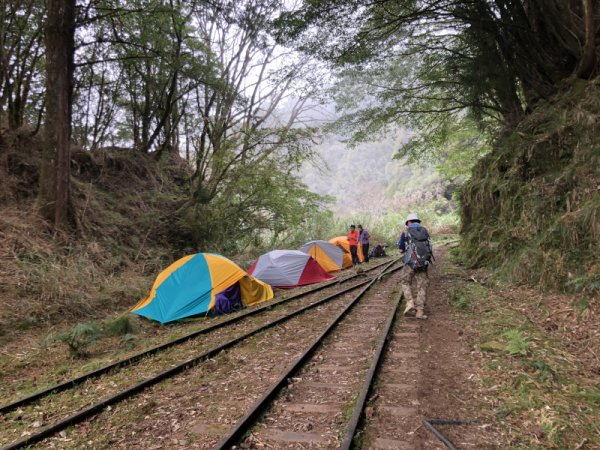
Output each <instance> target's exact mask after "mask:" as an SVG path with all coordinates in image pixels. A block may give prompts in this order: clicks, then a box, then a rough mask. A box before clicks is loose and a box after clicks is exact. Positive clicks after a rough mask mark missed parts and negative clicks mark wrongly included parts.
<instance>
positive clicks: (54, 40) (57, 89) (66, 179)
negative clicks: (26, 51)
mask: <svg viewBox="0 0 600 450" xmlns="http://www.w3.org/2000/svg"><path fill="white" fill-rule="evenodd" d="M46 9H47V18H46V24H45V43H46V110H47V114H46V120H45V124H44V127H45V145H44V152H43V161H42V168H41V173H40V192H39V206H40V210H41V212H42V214H43V215H44V216H45V217H46V218H47V219H49V220H51V221H52V222H53V224H54V227H55V228H56V229H65V228H67V227H68V224H69V220H70V214H71V212H72V211H71V208H72V205H71V170H70V164H71V146H70V139H71V105H72V92H73V67H74V66H73V55H74V36H75V0H47V1H46Z"/></svg>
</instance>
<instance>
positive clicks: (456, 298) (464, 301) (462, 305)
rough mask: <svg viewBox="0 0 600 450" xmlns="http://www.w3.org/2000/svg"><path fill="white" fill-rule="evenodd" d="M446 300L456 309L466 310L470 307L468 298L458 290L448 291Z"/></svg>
mask: <svg viewBox="0 0 600 450" xmlns="http://www.w3.org/2000/svg"><path fill="white" fill-rule="evenodd" d="M448 298H449V299H450V302H451V303H452V306H454V307H455V308H456V309H467V308H468V307H469V306H470V305H471V302H470V301H469V298H468V297H467V296H466V295H465V294H464V293H463V292H462V291H461V290H460V289H456V288H453V289H452V290H450V292H448Z"/></svg>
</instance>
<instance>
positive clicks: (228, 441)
mask: <svg viewBox="0 0 600 450" xmlns="http://www.w3.org/2000/svg"><path fill="white" fill-rule="evenodd" d="M397 261H398V260H397V259H396V260H394V261H392V262H391V263H389V264H388V265H386V267H385V268H384V269H383V271H382V272H381V273H380V274H379V275H377V276H374V277H373V279H372V280H371V281H370V282H369V283H368V284H367V285H366V286H365V287H364V288H363V289H362V290H361V291H360V292H359V293H358V294H357V295H356V297H355V298H354V299H353V300H352V301H351V302H350V303H349V304H348V305H347V306H346V307H345V308H344V309H343V310H342V311H341V312H340V313H339V314H338V315H337V316H336V318H335V319H334V320H333V321H332V322H331V323H330V324H329V325H328V326H327V328H326V329H325V331H323V333H321V334H320V335H319V336H318V337H317V338H316V339H315V340H314V341H313V343H312V344H311V345H310V346H309V347H308V349H307V350H305V351H304V353H302V355H300V356H299V357H298V358H297V359H296V360H295V361H294V362H293V363H292V364H291V365H289V366H288V368H287V369H286V370H285V372H284V374H283V375H281V377H280V378H279V379H278V380H277V381H276V382H275V383H273V384H272V385H271V387H270V388H269V390H268V391H267V392H266V393H265V394H264V395H263V396H262V397H261V398H259V399H258V400H257V401H256V402H255V403H254V404H253V405H252V406H251V407H250V410H249V411H248V412H247V413H246V414H245V415H244V416H243V417H241V418H240V419H239V420H238V421H237V422H236V424H235V425H234V427H233V428H232V429H231V430H229V432H228V433H227V435H225V436H224V437H223V438H222V439H221V440H220V441H219V442H217V444H216V445H215V447H214V450H223V449H229V448H231V447H232V446H233V445H236V443H237V442H238V441H239V439H240V438H241V437H242V436H243V434H244V433H245V432H246V430H247V429H248V428H249V427H250V426H251V425H252V424H253V423H254V421H255V420H256V419H257V418H258V417H259V416H260V415H261V414H262V413H263V412H264V410H265V409H266V408H267V406H268V405H269V403H270V402H271V400H273V399H274V398H275V396H276V395H277V394H278V393H279V391H280V390H281V389H282V388H283V387H284V386H285V385H287V383H288V380H289V379H290V378H291V377H292V376H294V374H296V373H297V372H298V370H300V368H301V367H302V366H303V365H304V364H305V363H306V361H307V360H308V359H309V358H310V357H311V356H312V355H313V354H314V352H315V350H316V349H317V348H318V347H319V346H320V345H321V343H322V341H323V340H324V339H325V338H326V337H327V336H328V335H329V334H330V333H331V332H332V331H333V330H334V329H335V328H336V327H337V325H338V324H339V322H340V321H341V320H342V319H343V318H344V317H346V315H347V314H348V313H349V312H350V311H351V310H352V308H353V307H354V306H356V305H357V304H358V302H359V301H360V300H361V298H362V297H363V295H364V294H365V293H366V292H367V291H368V290H369V288H370V287H371V286H372V285H373V284H374V283H375V282H377V281H378V280H380V279H381V277H383V276H384V275H387V274H389V273H392V272H395V271H396V270H399V269H400V268H401V267H402V266H400V267H397V268H395V269H392V270H390V271H389V272H387V270H388V269H389V268H390V267H391V266H392V265H393V264H394V263H396V262H397ZM386 272H387V273H386Z"/></svg>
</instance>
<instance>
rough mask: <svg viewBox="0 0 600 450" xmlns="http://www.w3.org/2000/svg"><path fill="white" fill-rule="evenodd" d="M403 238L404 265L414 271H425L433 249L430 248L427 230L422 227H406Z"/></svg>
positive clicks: (431, 257) (430, 261)
mask: <svg viewBox="0 0 600 450" xmlns="http://www.w3.org/2000/svg"><path fill="white" fill-rule="evenodd" d="M405 237H406V252H405V253H404V264H406V265H407V266H409V267H410V268H411V269H413V270H414V271H422V270H427V267H429V265H430V264H431V263H432V260H433V249H432V248H431V241H430V239H429V233H428V232H427V229H426V228H424V227H408V228H407V229H406V236H405Z"/></svg>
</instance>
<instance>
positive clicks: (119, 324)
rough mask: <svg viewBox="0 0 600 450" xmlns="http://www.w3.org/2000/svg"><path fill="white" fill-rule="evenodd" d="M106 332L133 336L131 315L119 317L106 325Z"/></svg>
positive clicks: (113, 334)
mask: <svg viewBox="0 0 600 450" xmlns="http://www.w3.org/2000/svg"><path fill="white" fill-rule="evenodd" d="M104 328H105V333H107V334H109V335H112V336H123V337H124V338H125V337H126V336H133V334H132V333H133V331H134V329H133V324H132V323H131V319H130V317H129V315H124V316H120V317H117V318H116V319H114V320H112V321H110V322H108V323H107V324H106V325H105V327H104Z"/></svg>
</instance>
